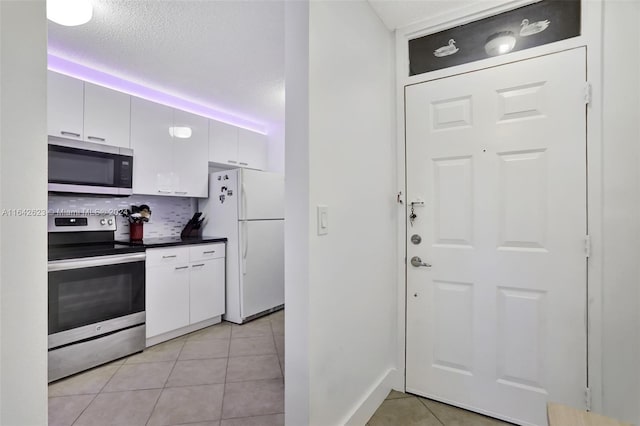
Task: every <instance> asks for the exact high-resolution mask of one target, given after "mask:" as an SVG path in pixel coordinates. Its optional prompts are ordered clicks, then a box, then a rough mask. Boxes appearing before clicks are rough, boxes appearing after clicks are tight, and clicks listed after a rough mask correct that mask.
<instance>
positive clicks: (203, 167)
mask: <svg viewBox="0 0 640 426" xmlns="http://www.w3.org/2000/svg"><path fill="white" fill-rule="evenodd" d="M173 125H174V126H179V127H189V128H190V129H191V132H192V133H191V137H190V138H188V139H180V138H173V141H172V142H173V155H172V157H173V169H172V171H173V173H174V175H175V187H174V193H175V194H176V195H183V196H189V197H201V198H206V197H208V196H209V190H208V188H209V161H208V160H207V156H208V152H209V119H208V118H205V117H201V116H199V115H195V114H191V113H188V112H185V111H181V110H178V109H174V110H173Z"/></svg>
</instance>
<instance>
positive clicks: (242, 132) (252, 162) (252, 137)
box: [238, 129, 267, 170]
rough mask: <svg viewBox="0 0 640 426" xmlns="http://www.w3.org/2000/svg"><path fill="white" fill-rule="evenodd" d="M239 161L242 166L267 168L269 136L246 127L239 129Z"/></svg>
mask: <svg viewBox="0 0 640 426" xmlns="http://www.w3.org/2000/svg"><path fill="white" fill-rule="evenodd" d="M238 163H239V164H240V167H246V168H249V169H256V170H264V169H266V168H267V136H266V135H263V134H260V133H256V132H252V131H250V130H246V129H238Z"/></svg>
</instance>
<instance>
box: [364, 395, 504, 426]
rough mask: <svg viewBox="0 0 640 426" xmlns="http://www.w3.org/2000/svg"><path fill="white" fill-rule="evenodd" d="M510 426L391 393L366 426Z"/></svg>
mask: <svg viewBox="0 0 640 426" xmlns="http://www.w3.org/2000/svg"><path fill="white" fill-rule="evenodd" d="M508 425H511V423H506V422H502V421H500V420H496V419H492V418H491V417H486V416H483V415H480V414H476V413H473V412H471V411H467V410H463V409H460V408H457V407H452V406H450V405H447V404H442V403H440V402H436V401H433V400H430V399H425V398H420V397H418V396H414V395H409V394H406V393H402V392H396V391H391V393H389V396H387V399H385V400H384V402H383V403H382V404H381V405H380V407H379V408H378V410H377V411H376V412H375V413H374V414H373V416H372V417H371V419H369V422H368V423H367V426H508Z"/></svg>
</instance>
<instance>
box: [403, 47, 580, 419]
mask: <svg viewBox="0 0 640 426" xmlns="http://www.w3.org/2000/svg"><path fill="white" fill-rule="evenodd" d="M585 56H586V53H585V50H584V49H575V50H571V51H566V52H562V53H557V54H553V55H548V56H543V57H539V58H535V59H530V60H525V61H521V62H516V63H512V64H507V65H503V66H499V67H494V68H489V69H484V70H480V71H476V72H472V73H468V74H463V75H458V76H453V77H449V78H445V79H441V80H436V81H431V82H426V83H421V84H416V85H413V86H409V87H407V88H406V92H405V102H406V144H407V156H406V158H407V160H406V161H407V163H406V164H407V201H408V202H411V201H423V202H424V204H415V205H414V211H415V214H416V215H417V217H416V218H415V220H414V221H413V225H411V224H410V223H409V221H408V222H407V233H408V235H407V355H406V356H407V360H406V362H407V365H406V387H407V391H408V392H411V393H415V394H419V395H423V396H427V397H430V398H433V399H437V400H440V401H444V402H447V403H450V404H453V405H457V406H461V407H464V408H468V409H471V410H474V411H478V412H482V413H485V414H489V415H493V416H495V417H499V418H503V419H506V420H510V421H512V422H515V423H518V424H523V425H524V424H530V425H546V424H547V421H546V409H545V405H546V402H547V401H556V402H562V403H565V404H569V405H572V406H575V407H582V406H584V391H585V386H586V368H587V366H586V360H587V354H586V348H587V344H586V327H585V318H586V288H587V287H586V260H587V259H586V257H585V236H586V232H587V223H586V217H587V215H586V116H585V114H586V113H585V111H586V110H585V103H584V96H583V93H584V87H585V61H586V57H585ZM407 208H408V213H407V214H409V213H410V205H407ZM414 234H417V235H420V236H421V237H422V241H421V243H419V244H414V243H412V242H411V236H412V235H414ZM413 256H418V257H420V258H421V260H422V261H423V262H425V263H428V264H431V265H432V266H431V267H426V266H417V267H416V266H412V264H411V262H410V260H411V258H412V257H413Z"/></svg>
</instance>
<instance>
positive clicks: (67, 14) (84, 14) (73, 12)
mask: <svg viewBox="0 0 640 426" xmlns="http://www.w3.org/2000/svg"><path fill="white" fill-rule="evenodd" d="M92 16H93V6H92V5H91V2H90V0H47V19H49V20H50V21H53V22H55V23H56V24H60V25H64V26H66V27H75V26H77V25H82V24H86V23H87V22H89V21H90V20H91V17H92Z"/></svg>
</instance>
